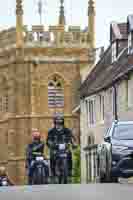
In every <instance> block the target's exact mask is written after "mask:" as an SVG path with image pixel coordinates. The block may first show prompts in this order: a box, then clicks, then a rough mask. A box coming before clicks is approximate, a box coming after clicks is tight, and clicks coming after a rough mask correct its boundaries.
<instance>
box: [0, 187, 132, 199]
mask: <svg viewBox="0 0 133 200" xmlns="http://www.w3.org/2000/svg"><path fill="white" fill-rule="evenodd" d="M43 199H44V200H72V199H73V200H81V199H82V200H106V199H107V200H133V185H132V184H127V185H124V184H116V185H115V184H106V185H105V184H89V185H48V186H33V187H30V186H22V187H10V188H9V187H7V188H2V187H1V188H0V200H43Z"/></svg>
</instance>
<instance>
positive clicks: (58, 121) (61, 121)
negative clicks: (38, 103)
mask: <svg viewBox="0 0 133 200" xmlns="http://www.w3.org/2000/svg"><path fill="white" fill-rule="evenodd" d="M54 124H55V125H56V124H60V125H64V116H63V115H61V114H56V115H55V116H54Z"/></svg>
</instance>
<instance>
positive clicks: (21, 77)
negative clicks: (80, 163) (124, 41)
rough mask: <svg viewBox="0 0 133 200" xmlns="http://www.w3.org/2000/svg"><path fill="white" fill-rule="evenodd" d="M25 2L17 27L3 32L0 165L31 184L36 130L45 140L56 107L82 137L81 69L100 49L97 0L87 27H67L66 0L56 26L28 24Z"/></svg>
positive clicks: (0, 46) (19, 9)
mask: <svg viewBox="0 0 133 200" xmlns="http://www.w3.org/2000/svg"><path fill="white" fill-rule="evenodd" d="M23 1H24V0H16V27H11V28H9V29H8V30H4V31H2V32H0V49H1V51H0V57H1V59H0V83H1V84H0V122H1V123H0V130H1V131H0V164H4V165H6V166H7V168H8V173H9V176H10V177H11V179H13V181H14V182H15V183H16V184H24V183H27V182H26V181H27V175H26V171H25V149H26V146H27V144H28V143H29V142H30V141H31V130H32V129H34V128H35V129H36V128H37V129H38V130H39V131H40V132H41V135H42V139H43V140H46V138H47V134H48V130H49V129H50V128H51V127H52V126H53V116H54V114H55V112H59V113H62V114H63V115H64V118H65V126H66V127H69V128H71V129H72V130H73V134H74V135H75V138H76V140H77V143H78V142H80V139H79V138H80V122H79V121H80V120H79V112H74V111H75V109H76V108H77V107H79V104H80V94H79V88H80V86H81V79H82V78H81V76H82V74H81V71H82V69H83V70H84V69H86V71H87V70H88V68H89V67H90V66H91V65H92V63H94V49H95V6H94V0H89V7H88V27H87V29H86V28H84V29H82V28H81V27H80V26H74V25H72V24H71V25H69V26H68V27H67V30H66V19H65V18H66V16H65V11H64V10H65V9H64V7H65V6H64V0H60V5H59V7H60V12H59V16H58V17H57V23H56V24H55V25H50V26H49V27H47V29H46V27H45V25H43V24H36V25H32V27H31V28H30V30H29V29H28V26H27V25H26V26H25V28H23V27H24V24H23ZM31 1H32V0H31ZM31 9H32V8H31ZM7 36H8V37H7ZM85 73H86V72H85ZM46 153H47V152H46Z"/></svg>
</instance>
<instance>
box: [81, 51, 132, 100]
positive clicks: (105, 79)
mask: <svg viewBox="0 0 133 200" xmlns="http://www.w3.org/2000/svg"><path fill="white" fill-rule="evenodd" d="M127 53H128V49H127V48H124V49H123V51H122V52H121V55H120V56H119V58H118V60H117V62H115V63H114V64H111V63H110V61H109V60H108V63H106V62H103V61H102V62H99V63H98V64H97V65H96V67H95V68H94V70H93V71H92V72H91V73H90V74H89V76H88V78H87V79H86V80H85V82H84V83H83V84H82V86H81V88H80V92H81V93H80V94H81V98H82V97H85V96H91V95H93V94H96V93H98V92H100V91H102V90H105V89H107V88H109V87H110V86H112V85H113V84H114V83H115V82H117V81H118V80H120V79H122V78H124V77H125V75H126V74H128V73H129V72H130V71H133V64H132V63H129V59H128V55H127ZM108 54H109V55H110V48H109V49H108V50H107V51H106V52H105V55H104V57H106V56H107V55H108ZM109 55H108V56H109ZM104 59H105V58H104Z"/></svg>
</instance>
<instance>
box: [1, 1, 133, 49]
mask: <svg viewBox="0 0 133 200" xmlns="http://www.w3.org/2000/svg"><path fill="white" fill-rule="evenodd" d="M1 1H2V2H1V6H0V28H4V27H6V26H12V25H15V15H14V13H15V0H4V1H3V0H1ZM42 1H43V2H44V4H45V6H44V8H43V23H44V24H45V23H46V24H52V25H53V24H56V23H57V21H58V13H59V0H42ZM37 2H38V0H24V12H25V16H24V22H25V24H28V25H31V24H39V15H38V13H37ZM87 6H88V0H65V12H66V18H67V24H68V25H70V24H73V25H81V26H82V27H85V26H86V25H87ZM129 14H133V0H96V39H97V46H101V45H105V46H107V45H108V41H109V24H110V22H111V21H118V22H123V21H126V18H127V15H129Z"/></svg>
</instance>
